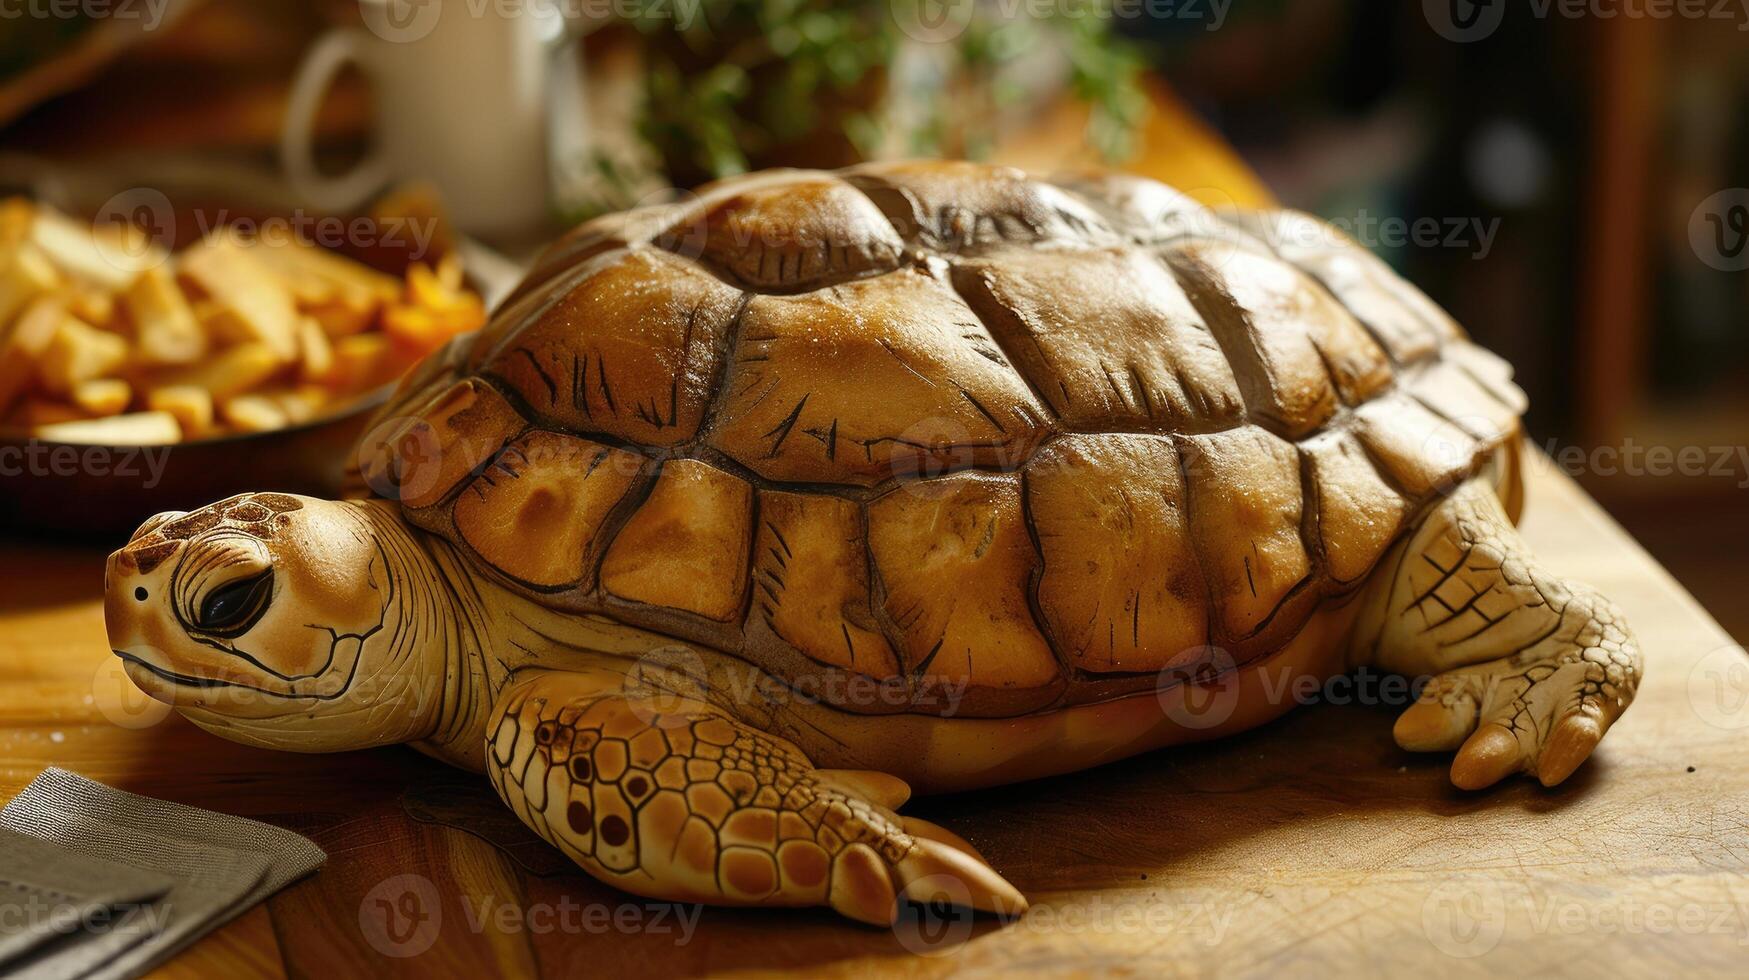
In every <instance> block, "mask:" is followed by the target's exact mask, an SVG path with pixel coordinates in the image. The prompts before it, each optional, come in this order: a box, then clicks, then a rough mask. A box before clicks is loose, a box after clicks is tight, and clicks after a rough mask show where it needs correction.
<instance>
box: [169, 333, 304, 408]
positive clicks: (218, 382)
mask: <svg viewBox="0 0 1749 980" xmlns="http://www.w3.org/2000/svg"><path fill="white" fill-rule="evenodd" d="M286 364H287V361H286V360H285V359H284V358H281V357H280V356H279V355H278V354H277V353H275V352H274V351H272V350H269V349H268V347H267V345H266V344H238V345H237V346H235V347H231V348H228V349H226V350H224V351H221V352H220V353H219V354H218V356H216V357H213V358H210V359H208V360H206V361H202V362H201V363H199V364H190V365H188V366H186V367H182V368H177V369H176V370H174V371H169V372H167V373H165V374H163V375H161V376H159V377H157V378H156V379H155V380H154V382H153V383H152V384H151V385H150V386H149V388H148V390H149V391H157V390H159V389H161V388H168V387H181V386H185V385H192V386H194V387H196V388H200V389H202V390H203V391H205V392H206V393H207V394H208V395H210V396H212V398H213V399H214V400H215V401H224V400H225V399H227V398H232V397H234V396H236V395H240V394H242V393H243V392H245V391H248V390H250V389H251V388H257V387H260V386H261V385H262V384H263V383H264V382H266V381H267V379H269V378H271V377H273V376H274V375H276V374H278V373H279V372H280V370H281V369H283V368H284V367H285V366H286Z"/></svg>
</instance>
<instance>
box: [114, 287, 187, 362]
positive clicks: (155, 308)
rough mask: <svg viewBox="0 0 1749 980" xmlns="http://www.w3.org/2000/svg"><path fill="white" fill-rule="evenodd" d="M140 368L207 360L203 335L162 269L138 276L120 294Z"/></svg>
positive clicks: (184, 298) (182, 298)
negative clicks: (130, 327)
mask: <svg viewBox="0 0 1749 980" xmlns="http://www.w3.org/2000/svg"><path fill="white" fill-rule="evenodd" d="M122 303H123V304H124V305H125V306H126V308H127V311H128V317H129V318H130V319H131V320H132V321H133V324H134V345H135V347H136V348H137V350H138V352H139V360H140V363H141V364H145V365H149V366H153V367H161V366H164V365H169V364H192V363H194V362H195V361H198V360H200V359H201V358H202V357H205V356H206V350H207V338H206V331H205V330H203V329H202V328H201V325H200V321H199V320H197V319H195V316H194V310H193V309H192V308H191V307H190V306H189V305H188V299H187V297H185V296H183V295H182V290H180V289H178V288H176V279H175V278H174V277H173V276H172V275H171V274H170V271H169V269H168V268H167V267H165V266H156V267H154V268H151V269H147V270H146V271H145V272H142V273H140V275H139V277H138V278H136V279H135V280H134V281H133V283H132V284H130V285H129V286H128V288H127V292H125V293H123V294H122Z"/></svg>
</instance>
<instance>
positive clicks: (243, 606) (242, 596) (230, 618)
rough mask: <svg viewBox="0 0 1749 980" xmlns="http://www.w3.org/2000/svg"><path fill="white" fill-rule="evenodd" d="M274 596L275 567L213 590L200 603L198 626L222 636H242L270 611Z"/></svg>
mask: <svg viewBox="0 0 1749 980" xmlns="http://www.w3.org/2000/svg"><path fill="white" fill-rule="evenodd" d="M272 595H273V569H271V568H269V569H266V570H265V571H263V572H261V574H259V575H254V576H251V577H250V578H245V579H238V580H237V581H235V582H232V583H230V584H229V585H224V586H220V587H219V588H217V589H214V590H213V591H212V593H211V594H210V595H208V596H207V597H206V600H205V601H203V602H202V603H201V604H200V615H199V616H198V617H196V620H195V625H196V626H198V627H200V629H201V630H202V631H203V632H207V633H213V634H216V635H219V636H240V635H242V634H243V633H246V632H248V631H249V627H251V626H254V625H255V621H256V620H257V619H260V618H261V614H262V613H264V612H266V611H267V600H268V599H269V598H271V597H272Z"/></svg>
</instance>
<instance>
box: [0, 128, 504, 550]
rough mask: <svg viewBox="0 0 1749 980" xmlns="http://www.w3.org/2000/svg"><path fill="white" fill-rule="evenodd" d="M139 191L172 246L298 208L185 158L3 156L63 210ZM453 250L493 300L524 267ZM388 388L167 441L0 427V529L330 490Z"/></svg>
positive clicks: (477, 250)
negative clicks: (170, 230) (298, 417)
mask: <svg viewBox="0 0 1749 980" xmlns="http://www.w3.org/2000/svg"><path fill="white" fill-rule="evenodd" d="M141 188H148V189H150V191H151V192H152V193H153V194H157V195H161V197H162V199H163V200H166V201H167V202H169V205H170V207H171V208H173V209H174V213H173V216H172V221H173V222H174V225H173V227H174V229H175V230H176V234H175V235H174V239H173V240H172V241H171V242H170V243H169V244H172V245H173V246H174V247H177V248H180V247H182V246H184V245H186V244H188V243H189V241H190V240H191V238H193V237H198V234H197V233H198V232H199V231H200V230H201V229H203V228H205V227H208V226H210V225H211V224H212V223H213V216H214V215H221V214H222V215H226V216H229V217H230V218H233V219H239V218H240V219H249V218H254V219H257V220H259V219H261V218H265V217H275V216H283V215H287V214H293V213H297V212H299V211H304V209H303V208H302V206H301V205H300V204H299V203H298V202H297V201H296V200H295V199H294V198H292V197H291V196H290V195H289V194H288V193H287V192H286V191H285V190H284V189H283V187H282V186H281V185H279V184H278V182H277V181H276V180H274V179H273V178H271V177H268V176H264V175H262V174H261V173H259V172H258V171H255V170H252V169H245V168H238V167H231V166H224V165H213V164H206V163H189V162H186V161H169V162H163V163H160V164H158V165H141V164H140V163H139V162H137V161H129V162H128V163H127V164H126V165H123V166H120V167H116V168H105V167H103V166H102V165H97V166H87V167H85V168H71V167H68V166H65V165H55V166H52V167H51V166H48V165H46V164H44V163H43V162H41V161H35V160H28V159H23V158H18V157H0V192H3V193H23V194H28V195H31V196H33V197H36V198H38V199H41V200H44V201H46V202H48V203H50V204H53V205H54V206H56V207H59V208H60V209H61V210H63V211H66V212H67V213H69V214H74V215H89V214H96V213H99V211H100V210H102V209H104V208H105V205H106V202H110V201H113V200H115V199H116V196H117V195H119V194H128V193H136V194H137V193H138V191H139V190H140V189H141ZM305 213H307V212H305ZM457 247H458V249H460V250H461V251H462V252H463V260H464V261H463V264H464V265H465V266H466V267H467V268H468V270H469V285H470V286H471V287H472V288H473V289H475V290H476V291H478V292H479V293H480V294H481V296H482V297H484V298H485V300H486V303H487V305H488V307H490V306H491V305H492V304H493V303H494V302H495V301H496V300H497V299H499V298H500V297H502V295H503V294H504V293H505V292H507V291H508V289H509V287H510V286H512V285H514V280H515V279H516V278H517V276H518V275H519V273H520V270H518V269H516V268H515V266H513V265H511V264H510V263H509V262H508V261H507V260H505V259H504V258H503V257H502V256H498V255H497V254H496V253H493V252H491V251H490V250H488V249H485V248H483V247H482V246H480V245H479V244H478V243H475V242H472V241H466V240H462V241H458V242H457ZM340 251H342V254H349V255H350V256H351V257H352V258H355V259H357V260H359V261H361V262H363V263H364V264H366V265H369V266H372V267H373V268H377V269H379V270H381V271H384V272H389V273H392V274H400V273H402V272H403V271H404V270H405V268H406V264H407V261H408V258H409V257H408V256H407V255H405V254H401V255H396V254H394V253H392V252H385V251H384V250H383V249H381V248H377V249H374V250H368V249H367V250H350V249H344V248H343V249H341V250H340ZM392 388H393V384H392V383H391V384H389V385H385V386H383V387H382V388H379V389H377V390H375V391H372V392H369V393H366V394H364V395H361V396H360V397H359V398H358V399H357V400H355V401H353V402H351V403H350V404H348V405H346V406H345V407H344V408H342V409H340V410H338V411H336V412H334V413H331V414H329V415H327V416H324V417H323V418H320V419H317V420H314V421H311V422H306V423H303V424H300V425H295V426H291V427H288V428H284V429H276V430H273V431H271V432H260V433H251V434H247V435H233V436H220V437H217V438H212V439H203V440H199V441H194V442H185V443H178V444H176V445H171V446H96V445H72V444H67V443H53V442H45V441H43V440H40V439H31V438H27V437H25V436H23V435H20V434H17V433H12V434H4V433H0V532H5V533H9V534H14V535H30V536H43V537H52V538H56V539H68V540H70V539H85V540H93V541H99V542H113V543H115V544H120V543H121V541H122V540H124V539H125V537H126V535H127V534H129V533H130V532H132V531H133V530H134V529H135V528H137V527H138V526H139V525H140V522H142V521H143V520H145V519H146V518H147V517H150V516H151V515H153V514H156V513H158V512H159V511H165V510H193V509H194V508H197V507H201V506H204V505H206V504H209V503H212V502H213V501H215V500H220V499H223V498H225V497H228V496H230V495H232V494H236V493H242V492H244V491H250V490H277V491H281V492H285V493H305V494H311V495H321V496H332V495H333V494H334V493H335V492H336V490H337V489H338V488H339V485H340V480H341V477H342V475H343V473H344V471H345V468H346V463H347V457H348V454H349V453H350V451H351V449H352V446H353V444H354V443H355V442H356V441H357V439H358V437H359V436H360V435H362V434H363V432H364V428H365V426H366V425H367V424H368V423H369V420H370V417H371V415H372V414H373V413H374V412H375V411H376V409H377V408H378V407H380V406H381V405H382V403H383V402H384V401H385V400H386V399H387V398H388V394H389V392H390V390H392Z"/></svg>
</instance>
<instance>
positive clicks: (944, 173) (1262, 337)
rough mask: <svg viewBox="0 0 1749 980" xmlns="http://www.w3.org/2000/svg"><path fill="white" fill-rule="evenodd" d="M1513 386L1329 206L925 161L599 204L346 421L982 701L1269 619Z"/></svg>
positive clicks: (616, 596) (650, 615) (602, 609)
mask: <svg viewBox="0 0 1749 980" xmlns="http://www.w3.org/2000/svg"><path fill="white" fill-rule="evenodd" d="M1523 408H1524V399H1523V395H1522V393H1521V392H1520V391H1519V390H1518V389H1517V388H1516V387H1515V386H1514V385H1513V384H1512V382H1511V380H1510V370H1509V368H1508V367H1507V366H1506V365H1505V363H1504V362H1502V361H1501V360H1500V359H1498V358H1497V357H1495V356H1493V355H1491V354H1489V353H1487V352H1486V351H1484V350H1482V349H1481V348H1479V347H1476V346H1475V345H1473V344H1471V343H1470V342H1469V341H1468V340H1467V339H1466V338H1465V336H1464V334H1463V332H1462V331H1461V330H1460V329H1459V328H1458V326H1457V325H1456V324H1455V323H1453V322H1452V320H1451V319H1450V318H1449V317H1448V316H1447V315H1446V314H1445V313H1444V312H1442V311H1441V310H1440V309H1439V308H1438V307H1437V306H1436V305H1434V304H1433V303H1432V302H1431V301H1429V300H1428V299H1427V298H1426V297H1425V296H1423V295H1422V294H1421V293H1419V292H1418V291H1416V290H1415V289H1414V288H1413V287H1411V286H1410V285H1408V284H1407V283H1406V282H1404V281H1403V280H1402V279H1400V278H1398V277H1397V276H1396V275H1395V274H1394V273H1392V272H1391V271H1390V270H1389V269H1388V268H1387V267H1386V266H1385V265H1384V264H1383V263H1382V262H1380V261H1379V260H1378V259H1376V258H1374V257H1373V256H1372V255H1370V254H1369V253H1368V252H1367V251H1366V250H1365V249H1363V248H1361V247H1360V246H1358V245H1356V244H1355V243H1353V242H1352V241H1350V240H1348V239H1346V238H1344V237H1343V236H1342V235H1341V234H1340V233H1338V232H1336V231H1335V230H1334V229H1332V228H1330V227H1329V226H1327V225H1324V224H1323V223H1321V222H1319V221H1317V220H1316V219H1313V218H1310V217H1308V216H1305V215H1302V214H1297V213H1292V212H1272V213H1247V214H1238V215H1222V214H1216V213H1215V212H1212V211H1210V210H1208V209H1206V208H1204V207H1202V206H1200V205H1198V204H1196V203H1195V202H1193V201H1191V200H1190V199H1189V198H1186V197H1184V196H1183V195H1180V194H1178V193H1177V192H1174V191H1172V190H1170V189H1169V188H1167V187H1165V186H1163V185H1160V184H1157V183H1154V182H1152V181H1147V180H1143V179H1139V178H1133V177H1118V176H1098V177H1082V178H1066V179H1063V180H1058V181H1045V180H1040V179H1034V178H1030V177H1028V176H1026V175H1025V174H1023V173H1021V172H1018V171H1015V170H1010V169H1003V168H995V167H987V166H980V165H973V164H966V163H939V162H927V163H924V162H912V163H892V164H879V165H868V166H862V167H857V168H853V169H850V170H845V171H840V172H833V173H827V172H810V171H778V172H767V173H761V174H755V175H751V176H748V177H743V178H738V179H735V180H732V181H727V182H723V183H719V184H717V185H713V186H710V187H707V188H705V189H704V190H703V191H702V192H701V193H700V194H699V195H698V196H696V197H695V198H693V199H690V200H688V201H686V202H683V203H680V204H674V205H664V206H660V207H653V208H644V209H640V210H636V211H630V212H626V213H623V214H617V215H612V216H609V217H605V218H602V219H598V220H596V221H592V222H590V223H588V224H585V225H583V226H581V227H580V228H578V229H576V230H575V231H574V232H572V233H571V234H570V235H568V236H567V237H566V238H565V239H563V240H561V241H560V242H559V243H557V244H556V245H555V246H553V247H552V248H550V249H549V250H548V252H547V253H546V255H545V256H543V258H542V259H541V260H540V261H539V262H537V264H536V267H535V269H534V270H533V271H532V272H531V273H530V275H529V276H528V278H527V279H526V281H525V282H524V284H523V285H522V286H521V287H520V288H519V289H518V290H517V292H516V293H514V294H513V295H512V296H511V297H510V298H509V299H508V300H507V301H506V302H505V304H504V305H503V306H502V307H501V308H500V309H499V311H498V312H497V313H496V315H495V316H494V317H493V320H492V322H491V324H490V325H489V326H487V327H486V328H485V329H484V330H483V331H481V332H480V333H479V334H477V335H474V336H471V337H467V338H463V339H462V340H460V341H458V342H457V343H456V344H454V345H452V346H451V347H450V348H448V349H447V350H445V351H444V352H443V353H441V354H439V355H437V356H435V357H433V358H432V359H431V361H429V362H428V363H427V364H425V365H424V366H423V367H421V368H420V369H419V370H418V371H417V372H416V373H415V375H414V376H412V377H411V378H409V380H408V381H407V382H406V383H405V384H404V385H403V388H402V390H401V391H400V392H399V393H398V395H397V396H396V398H395V399H394V400H393V401H392V403H391V405H390V407H389V408H388V409H387V413H388V416H389V418H390V419H391V421H390V422H389V423H385V424H384V425H382V426H379V427H378V430H377V431H378V432H379V434H380V436H379V438H377V439H376V440H375V441H374V442H371V443H368V444H366V445H365V446H363V447H361V453H360V461H361V468H362V472H361V475H362V476H363V477H364V479H365V482H366V483H367V484H368V485H369V486H371V487H373V488H375V490H376V491H377V492H379V493H382V494H384V495H389V496H393V497H396V498H398V499H399V501H400V504H401V506H402V507H403V509H404V512H405V514H406V516H407V518H408V519H409V520H410V521H411V522H412V523H414V524H416V525H418V526H419V527H422V528H424V529H426V530H428V531H430V532H431V533H434V534H437V535H441V536H442V537H444V538H446V539H448V540H449V541H450V542H452V543H453V544H454V545H455V546H456V547H457V549H459V550H460V551H461V552H462V553H463V554H464V555H466V556H468V557H469V558H470V559H471V560H473V561H474V562H476V563H477V564H478V566H479V568H481V569H482V570H484V571H485V573H486V574H488V575H490V576H491V577H493V578H495V579H497V580H498V581H500V582H502V583H503V584H505V585H506V586H508V587H509V588H511V589H514V590H516V591H518V592H521V593H523V594H525V595H527V596H529V597H531V598H533V599H535V600H537V601H539V602H541V603H545V604H547V605H549V606H551V607H553V608H557V609H561V610H567V611H572V612H575V613H576V614H579V615H605V616H610V617H613V618H615V619H617V620H619V621H622V622H625V623H627V624H629V625H632V626H636V627H639V628H642V629H646V630H652V631H655V632H658V633H662V634H666V635H670V636H675V637H677V638H681V639H684V640H686V641H688V642H692V643H698V644H705V645H708V646H711V647H714V648H717V649H720V650H722V651H725V652H728V653H730V654H733V655H736V656H739V657H741V658H743V659H744V660H746V661H749V662H751V663H753V664H755V665H757V666H758V667H760V668H762V669H763V670H765V671H766V672H768V673H769V674H771V675H773V676H775V677H777V678H779V679H781V680H783V681H786V682H789V683H791V684H794V685H796V686H798V687H806V688H807V689H809V690H810V691H817V692H819V693H820V695H821V696H823V697H825V698H827V699H828V700H829V701H831V702H833V703H835V704H838V705H840V706H841V707H844V708H846V709H848V710H854V711H865V712H886V711H911V712H942V713H957V714H961V715H972V716H1002V715H1013V714H1020V713H1026V712H1033V711H1039V710H1046V709H1049V708H1052V707H1055V706H1059V705H1064V704H1071V703H1081V702H1086V701H1090V700H1095V699H1100V698H1106V697H1112V696H1117V695H1120V694H1123V693H1126V692H1132V691H1137V690H1143V689H1147V688H1149V687H1151V686H1153V685H1155V684H1156V683H1158V682H1159V677H1160V673H1161V672H1162V671H1166V670H1173V671H1177V670H1184V671H1189V670H1193V669H1196V668H1197V667H1198V666H1199V665H1206V664H1209V663H1213V662H1215V661H1214V660H1213V658H1214V657H1216V656H1225V657H1230V658H1232V659H1231V662H1233V663H1245V662H1248V661H1251V660H1253V659H1255V658H1258V657H1262V656H1265V655H1267V654H1269V653H1271V652H1273V651H1275V650H1277V649H1279V648H1280V647H1281V646H1282V645H1283V644H1284V643H1286V642H1287V641H1288V640H1289V639H1291V638H1292V636H1293V635H1294V634H1295V633H1297V632H1298V631H1299V630H1300V629H1301V627H1303V626H1304V625H1305V623H1306V622H1307V621H1308V619H1309V618H1310V617H1311V616H1312V615H1313V613H1314V612H1315V611H1316V609H1317V607H1318V606H1319V604H1320V603H1321V602H1324V601H1326V600H1329V599H1332V598H1334V597H1338V596H1341V595H1344V594H1346V593H1349V592H1351V591H1353V590H1354V589H1355V588H1357V587H1358V586H1359V584H1360V583H1361V582H1362V581H1363V580H1364V579H1365V578H1366V577H1367V575H1368V573H1369V571H1370V570H1371V569H1372V568H1373V567H1374V565H1375V564H1376V563H1377V562H1378V561H1379V559H1380V557H1381V556H1382V555H1383V554H1384V553H1385V551H1386V549H1387V548H1388V547H1389V546H1390V545H1391V543H1392V542H1393V541H1394V540H1395V538H1396V537H1397V536H1398V535H1399V533H1400V532H1401V530H1402V529H1403V528H1404V527H1405V524H1406V522H1408V521H1409V520H1410V519H1411V518H1412V516H1413V515H1414V514H1415V513H1416V512H1417V511H1418V510H1419V509H1421V508H1423V507H1424V506H1426V505H1427V504H1428V503H1429V502H1430V501H1431V500H1433V499H1434V498H1435V497H1437V496H1438V495H1439V494H1441V493H1443V492H1445V491H1447V490H1449V489H1450V488H1451V487H1453V486H1454V485H1455V484H1456V483H1457V482H1458V481H1461V480H1463V479H1465V478H1467V477H1468V476H1470V475H1471V474H1474V473H1476V472H1478V470H1479V469H1480V468H1481V467H1482V466H1483V465H1484V464H1485V462H1486V460H1487V459H1488V458H1489V457H1490V456H1491V455H1492V454H1493V453H1494V452H1495V451H1496V450H1497V449H1498V448H1499V447H1500V446H1501V445H1502V444H1504V443H1505V441H1506V440H1508V439H1510V438H1512V437H1513V436H1514V434H1515V433H1516V432H1517V431H1518V416H1519V414H1520V413H1521V412H1522V410H1523ZM1217 651H1224V654H1222V653H1218V652H1217Z"/></svg>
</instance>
